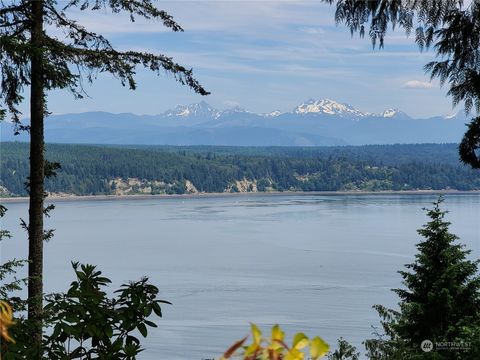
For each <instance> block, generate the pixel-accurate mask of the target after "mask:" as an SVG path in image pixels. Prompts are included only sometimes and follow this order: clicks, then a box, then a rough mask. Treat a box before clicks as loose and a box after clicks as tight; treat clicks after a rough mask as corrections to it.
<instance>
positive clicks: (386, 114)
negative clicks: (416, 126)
mask: <svg viewBox="0 0 480 360" xmlns="http://www.w3.org/2000/svg"><path fill="white" fill-rule="evenodd" d="M398 113H399V110H398V109H393V108H392V109H386V110H385V111H384V112H383V113H382V114H381V115H382V117H384V118H391V117H394V116H395V115H397V114H398Z"/></svg>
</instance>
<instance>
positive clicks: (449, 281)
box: [366, 198, 480, 359]
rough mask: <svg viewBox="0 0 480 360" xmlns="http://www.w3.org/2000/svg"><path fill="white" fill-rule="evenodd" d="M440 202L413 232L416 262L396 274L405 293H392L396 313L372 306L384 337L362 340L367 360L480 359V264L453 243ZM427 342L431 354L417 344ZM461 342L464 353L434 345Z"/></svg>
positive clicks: (398, 291) (454, 240)
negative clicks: (417, 236)
mask: <svg viewBox="0 0 480 360" xmlns="http://www.w3.org/2000/svg"><path fill="white" fill-rule="evenodd" d="M441 202H442V199H441V198H440V199H439V200H438V201H437V202H436V203H434V207H433V209H430V210H427V215H428V216H429V217H430V219H431V220H430V221H429V222H428V223H427V224H426V225H424V226H423V227H422V228H421V229H419V230H418V233H419V234H420V235H421V236H422V237H423V238H424V240H423V241H422V242H420V243H419V244H417V249H418V253H417V254H416V255H415V261H414V262H413V263H411V264H407V265H406V268H407V270H404V271H400V272H399V273H400V274H401V276H402V278H403V285H404V286H405V288H404V289H395V290H394V291H395V293H397V295H398V296H399V298H400V303H399V310H398V311H394V310H390V309H386V308H384V307H382V306H379V305H377V306H376V307H375V308H376V309H377V311H378V312H379V314H380V316H381V318H382V326H383V329H384V331H385V336H386V339H384V338H381V337H378V338H377V339H373V340H367V341H366V347H367V350H368V351H369V355H370V358H372V359H478V358H480V347H479V345H480V340H479V335H480V276H479V275H478V263H479V261H471V260H469V259H468V258H467V256H468V254H469V253H470V251H469V250H465V249H464V245H461V244H459V243H458V242H457V240H458V237H457V236H456V235H454V234H451V233H450V232H449V225H450V223H449V222H447V221H445V219H444V217H445V214H446V211H443V210H442V209H441V208H440V205H441ZM424 340H430V341H432V342H433V344H434V349H433V351H432V352H424V351H423V350H422V349H421V348H420V344H421V343H422V341H424ZM446 342H450V343H452V342H456V343H463V344H464V345H463V347H464V349H460V350H452V349H445V350H442V349H439V348H438V346H437V347H436V348H435V346H436V344H438V343H446Z"/></svg>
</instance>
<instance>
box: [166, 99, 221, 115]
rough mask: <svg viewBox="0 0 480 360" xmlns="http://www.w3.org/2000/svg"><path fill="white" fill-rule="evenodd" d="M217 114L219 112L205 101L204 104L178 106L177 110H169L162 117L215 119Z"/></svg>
mask: <svg viewBox="0 0 480 360" xmlns="http://www.w3.org/2000/svg"><path fill="white" fill-rule="evenodd" d="M217 113H218V110H216V109H214V108H213V107H211V106H210V105H209V104H207V103H206V102H205V101H202V102H199V103H198V104H190V105H177V106H176V107H175V109H172V110H167V111H166V112H164V113H163V114H162V115H163V116H165V117H173V116H179V117H187V116H196V117H211V116H212V117H215V116H216V115H217Z"/></svg>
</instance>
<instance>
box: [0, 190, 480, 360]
mask: <svg viewBox="0 0 480 360" xmlns="http://www.w3.org/2000/svg"><path fill="white" fill-rule="evenodd" d="M436 198H437V196H436V195H431V194H418V195H397V194H392V195H318V194H316V195H309V194H288V195H276V196H271V195H255V196H249V195H242V196H223V197H217V196H215V197H208V196H205V197H192V198H152V199H142V200H130V199H127V200H125V199H122V200H103V201H100V200H95V201H92V200H85V201H58V202H56V203H55V205H56V209H55V210H54V211H53V212H52V217H51V218H50V219H47V223H46V225H47V227H51V228H55V229H56V231H55V236H54V238H53V239H52V240H51V241H50V242H48V243H46V245H45V291H46V292H54V291H55V292H56V291H65V290H66V289H67V287H68V285H69V284H70V282H71V281H72V280H73V274H74V273H73V271H72V269H71V265H70V262H71V261H72V260H73V261H80V262H82V263H90V264H95V265H97V266H98V269H99V270H101V271H102V272H103V273H104V275H105V276H107V277H110V278H111V279H112V280H113V285H112V288H116V287H118V286H119V285H120V284H122V283H123V282H126V281H128V280H136V279H139V278H140V277H142V276H148V277H149V278H150V280H151V282H152V283H154V284H155V285H156V286H158V287H159V289H160V298H162V299H165V300H168V301H171V302H172V303H173V305H171V306H170V305H163V306H162V310H163V318H162V319H158V321H156V322H157V323H158V325H159V327H158V328H157V329H150V331H149V336H148V338H147V339H146V340H145V341H144V342H143V345H144V346H145V347H146V350H145V351H144V352H143V353H142V354H141V356H140V357H139V359H144V360H157V359H167V360H176V359H182V360H183V359H191V360H201V359H211V358H218V357H219V356H220V355H221V354H222V352H223V351H224V350H225V349H226V348H228V346H229V345H230V344H232V343H233V342H234V341H235V340H238V339H240V338H242V337H243V336H245V335H246V334H247V333H248V331H249V323H250V322H254V323H256V324H258V325H259V326H260V327H261V328H262V329H264V330H265V331H266V332H267V331H268V329H269V328H270V327H271V326H272V325H273V324H275V323H278V324H280V325H281V326H282V328H284V329H285V330H286V332H287V334H290V335H292V334H293V333H295V332H298V331H302V332H305V333H306V334H307V335H309V336H314V335H320V336H321V337H323V338H324V339H325V340H327V341H328V342H329V343H330V344H331V345H333V346H334V345H335V342H336V339H337V338H339V337H340V336H342V337H343V338H345V339H346V340H348V341H349V342H350V343H352V344H354V345H356V346H357V347H358V350H359V351H361V352H362V351H363V345H362V341H364V340H365V339H367V338H369V337H371V336H372V332H373V330H374V327H377V328H378V326H379V321H378V316H377V314H376V312H375V311H374V310H373V309H372V305H373V304H383V305H386V306H388V307H392V308H395V307H396V303H397V301H398V299H397V298H396V296H395V294H394V293H393V292H391V291H390V289H392V288H397V287H401V277H400V275H399V274H398V273H397V271H398V270H401V269H403V266H404V264H406V263H409V262H411V261H412V260H413V259H414V254H415V252H416V248H415V244H416V243H417V242H418V241H420V240H421V238H420V236H419V235H418V234H417V233H416V229H418V228H419V227H420V226H422V225H423V224H424V223H426V222H427V221H428V218H427V216H426V215H425V212H424V211H423V210H422V208H424V207H431V203H432V202H433V201H435V199H436ZM6 206H7V208H8V210H9V211H8V212H7V215H6V217H5V218H4V219H3V221H2V228H3V229H7V230H10V231H11V232H12V234H13V238H12V239H8V240H5V241H4V242H2V244H1V249H0V250H1V252H0V256H1V260H2V262H3V261H5V260H7V259H11V258H14V257H15V258H26V257H27V251H28V250H27V249H28V245H27V240H26V234H25V232H24V231H23V230H22V229H21V227H20V226H19V219H20V218H24V219H28V206H27V204H26V203H8V204H6ZM444 207H445V208H446V209H448V210H449V214H448V215H447V219H448V220H449V221H451V222H452V225H451V231H452V232H453V233H455V234H457V235H458V236H459V237H460V241H461V242H462V243H464V244H466V245H467V247H468V248H469V249H471V250H472V253H471V255H470V257H471V258H479V257H480V194H478V193H477V194H448V195H446V196H445V202H444ZM23 274H25V272H23ZM20 275H21V274H20Z"/></svg>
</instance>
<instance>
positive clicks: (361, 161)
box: [0, 143, 480, 196]
mask: <svg viewBox="0 0 480 360" xmlns="http://www.w3.org/2000/svg"><path fill="white" fill-rule="evenodd" d="M1 153H2V156H1V179H0V185H1V187H2V188H1V192H2V195H3V196H18V195H26V191H25V188H24V183H25V180H26V177H27V174H28V144H26V143H2V144H1ZM47 158H48V160H49V161H55V162H59V163H60V164H61V169H60V170H58V171H57V176H56V177H55V178H50V179H48V180H47V190H48V191H49V192H52V193H66V194H75V195H100V194H119V195H128V194H183V193H196V192H237V191H240V192H249V191H285V190H292V191H340V190H358V191H379V190H416V189H421V190H427V189H434V190H441V189H456V190H477V189H480V171H474V170H471V169H469V168H468V167H466V166H463V165H462V164H461V163H460V162H459V161H458V155H457V147H456V145H455V144H443V145H440V144H420V145H375V146H358V147H353V146H350V147H317V148H315V147H313V148H312V147H306V148H301V147H297V148H284V147H250V148H241V147H208V146H199V147H134V146H130V147H120V146H91V145H59V144H49V145H47Z"/></svg>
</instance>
